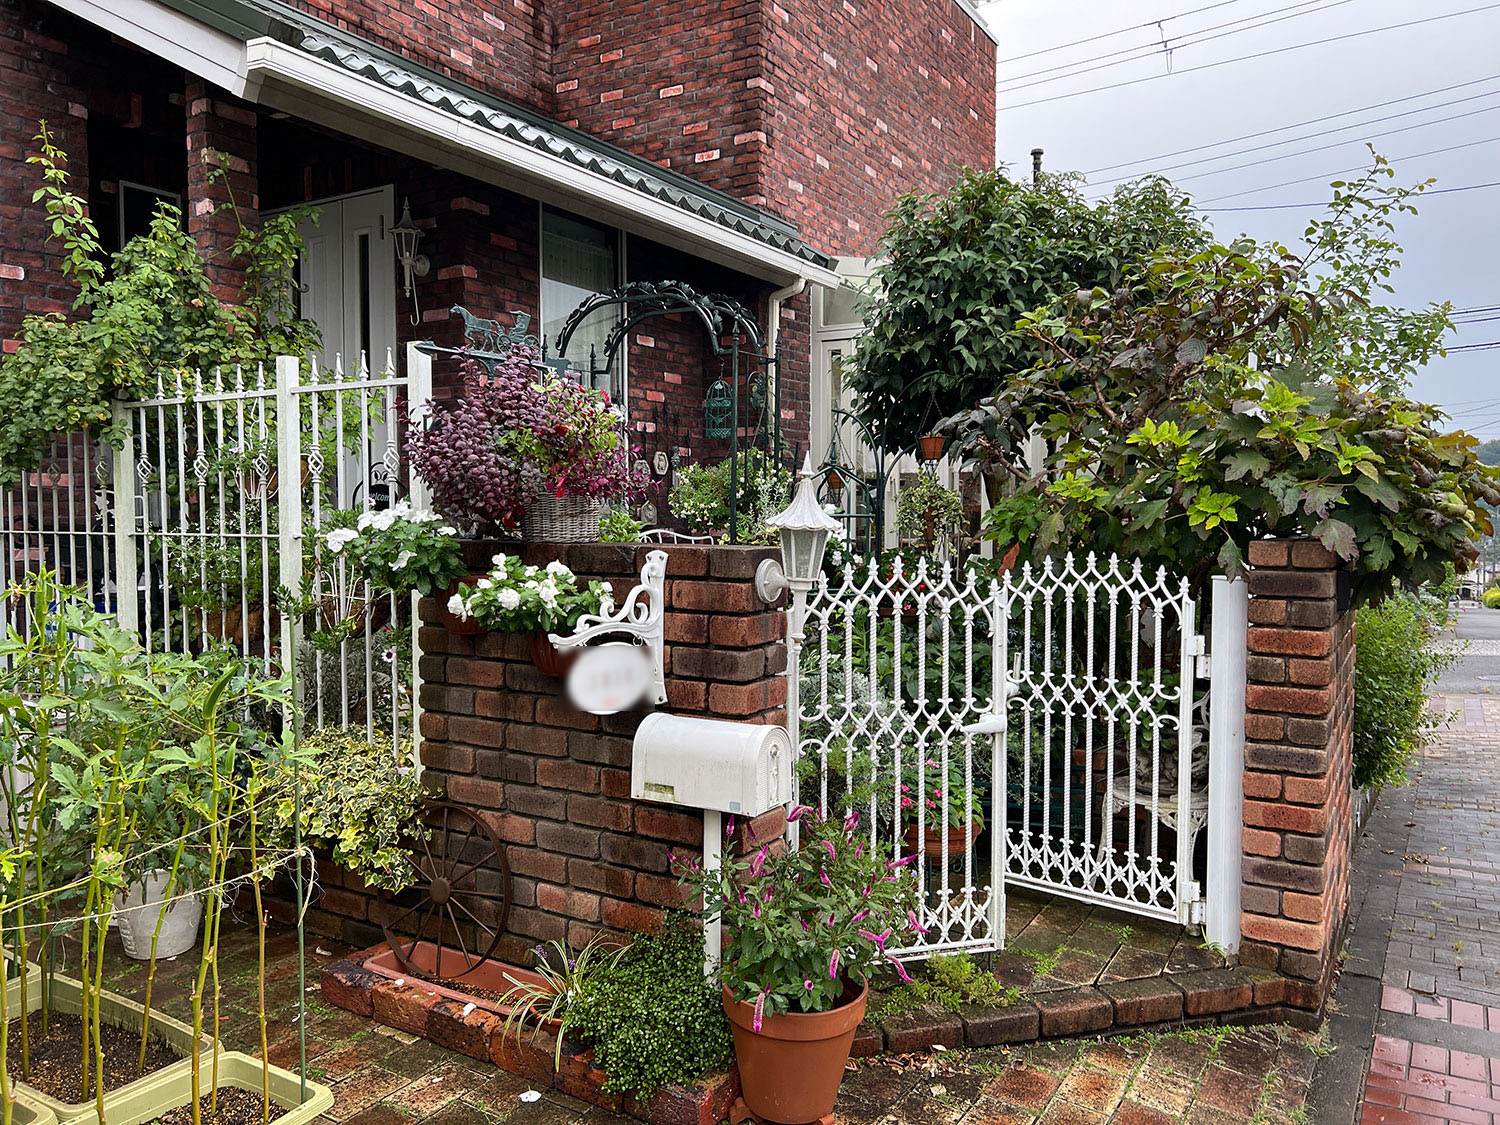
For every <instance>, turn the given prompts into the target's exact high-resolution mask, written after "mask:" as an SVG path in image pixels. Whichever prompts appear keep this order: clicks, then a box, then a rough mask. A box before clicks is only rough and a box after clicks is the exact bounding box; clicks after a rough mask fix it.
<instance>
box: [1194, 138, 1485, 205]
mask: <svg viewBox="0 0 1500 1125" xmlns="http://www.w3.org/2000/svg"><path fill="white" fill-rule="evenodd" d="M1481 143H1483V142H1481ZM1399 159H1402V160H1410V159H1411V157H1406V156H1403V157H1400V158H1399ZM1355 170H1356V169H1352V168H1345V169H1343V170H1342V171H1339V172H1329V173H1327V175H1330V176H1341V175H1343V174H1344V172H1350V171H1355ZM1322 178H1323V177H1322V176H1309V177H1308V179H1309V180H1319V179H1322ZM1299 182H1306V181H1299ZM1285 186H1286V185H1285V184H1272V185H1270V186H1269V187H1263V188H1252V189H1251V191H1275V190H1276V189H1277V188H1278V187H1285ZM1485 188H1500V180H1495V181H1493V182H1492V183H1488V184H1464V185H1462V186H1461V187H1449V188H1428V189H1426V190H1425V191H1423V192H1422V198H1423V199H1426V198H1427V197H1428V196H1429V195H1452V194H1454V193H1455V192H1461V191H1481V190H1483V189H1485ZM1240 194H1242V195H1248V194H1249V192H1241V193H1240ZM1217 198H1219V199H1233V198H1234V196H1230V195H1221V196H1218V197H1217ZM1207 202H1209V203H1212V202H1213V200H1208V201H1207ZM1327 206H1328V200H1326V199H1320V200H1318V201H1317V202H1315V203H1262V204H1259V205H1257V206H1244V207H1198V208H1196V209H1197V210H1199V211H1205V212H1210V213H1213V214H1220V213H1225V212H1229V211H1307V210H1310V209H1316V208H1319V207H1327Z"/></svg>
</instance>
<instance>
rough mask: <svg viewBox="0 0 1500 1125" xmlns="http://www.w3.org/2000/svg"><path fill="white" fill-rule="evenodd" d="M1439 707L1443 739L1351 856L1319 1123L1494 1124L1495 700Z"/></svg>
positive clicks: (1497, 1040) (1499, 775)
mask: <svg viewBox="0 0 1500 1125" xmlns="http://www.w3.org/2000/svg"><path fill="white" fill-rule="evenodd" d="M1436 704H1437V706H1438V709H1439V710H1440V711H1443V712H1445V713H1447V714H1448V715H1449V719H1448V721H1447V723H1446V724H1445V726H1444V729H1443V730H1442V732H1441V736H1440V738H1439V740H1438V741H1437V743H1436V744H1435V745H1433V746H1432V747H1430V748H1429V749H1428V750H1426V751H1425V752H1424V753H1423V755H1422V757H1421V759H1420V761H1419V762H1418V763H1417V764H1416V765H1415V767H1414V768H1413V770H1412V771H1411V782H1410V784H1409V785H1408V786H1406V787H1405V788H1402V789H1399V790H1394V791H1389V792H1387V793H1385V794H1384V795H1383V796H1382V798H1381V801H1380V804H1379V806H1378V807H1377V810H1376V813H1375V815H1374V816H1373V817H1372V819H1371V821H1370V823H1369V824H1368V825H1367V826H1366V831H1365V833H1364V834H1363V836H1362V838H1361V840H1360V843H1359V850H1358V852H1357V854H1356V857H1355V865H1354V896H1353V897H1354V901H1353V903H1352V906H1353V909H1354V912H1355V913H1354V921H1353V926H1352V932H1351V937H1350V941H1349V947H1348V957H1347V960H1346V962H1345V966H1344V973H1343V976H1342V978H1341V980H1340V981H1339V986H1338V990H1337V992H1336V993H1335V1005H1334V1013H1333V1015H1332V1018H1331V1021H1330V1029H1331V1033H1332V1040H1333V1043H1334V1046H1335V1054H1334V1055H1333V1056H1332V1057H1331V1058H1330V1060H1329V1061H1328V1062H1327V1063H1326V1064H1324V1065H1323V1066H1321V1067H1320V1069H1319V1073H1318V1077H1317V1080H1316V1081H1315V1083H1314V1093H1313V1095H1312V1099H1311V1102H1312V1106H1313V1110H1314V1112H1313V1120H1315V1121H1317V1122H1319V1123H1320V1125H1323V1123H1325V1122H1326V1123H1327V1125H1344V1123H1346V1122H1357V1123H1358V1125H1439V1123H1444V1122H1466V1123H1475V1125H1500V698H1493V697H1489V696H1477V695H1440V696H1437V697H1436Z"/></svg>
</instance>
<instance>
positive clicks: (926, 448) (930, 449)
mask: <svg viewBox="0 0 1500 1125" xmlns="http://www.w3.org/2000/svg"><path fill="white" fill-rule="evenodd" d="M917 448H918V449H919V450H920V451H921V454H922V460H924V461H936V460H937V459H938V458H939V457H941V456H942V455H943V435H942V434H923V435H922V436H921V437H919V438H918V439H917Z"/></svg>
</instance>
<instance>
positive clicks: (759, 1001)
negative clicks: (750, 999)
mask: <svg viewBox="0 0 1500 1125" xmlns="http://www.w3.org/2000/svg"><path fill="white" fill-rule="evenodd" d="M765 1013H766V994H765V992H764V991H762V992H761V994H760V995H759V996H757V997H756V998H755V1021H754V1022H753V1023H752V1024H751V1026H752V1027H754V1028H755V1030H756V1032H759V1031H760V1025H761V1020H762V1018H763V1017H764V1016H765Z"/></svg>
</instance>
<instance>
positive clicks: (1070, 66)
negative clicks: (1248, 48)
mask: <svg viewBox="0 0 1500 1125" xmlns="http://www.w3.org/2000/svg"><path fill="white" fill-rule="evenodd" d="M1320 2H1322V0H1298V2H1297V3H1295V4H1289V5H1287V6H1286V7H1285V8H1273V9H1271V11H1269V12H1259V13H1257V14H1255V15H1253V16H1241V17H1240V18H1239V19H1237V20H1228V21H1226V22H1224V23H1217V24H1213V25H1212V26H1210V27H1202V28H1199V29H1198V30H1197V31H1184V32H1183V33H1182V34H1181V35H1171V36H1168V35H1163V36H1162V38H1161V39H1160V40H1159V41H1158V42H1155V43H1141V44H1138V45H1136V46H1134V47H1121V48H1120V49H1119V50H1118V51H1109V52H1106V53H1105V54H1102V55H1095V56H1093V57H1092V58H1087V59H1075V60H1074V61H1073V62H1067V63H1058V64H1057V65H1056V66H1049V67H1043V68H1042V69H1041V70H1032V71H1028V72H1026V73H1025V74H1013V75H1011V76H1010V77H1009V78H1001V79H1000V80H999V81H998V82H997V84H996V87H995V90H996V92H997V93H1000V94H1009V93H1012V92H1014V91H1016V90H1025V89H1028V88H1030V87H1032V86H1043V85H1045V84H1047V83H1048V82H1061V81H1062V80H1063V79H1065V78H1076V77H1078V76H1079V75H1081V74H1092V73H1093V72H1094V71H1096V70H1109V69H1110V68H1111V67H1116V66H1124V65H1125V64H1126V63H1132V62H1139V61H1141V60H1143V59H1148V58H1151V57H1152V56H1154V55H1165V56H1166V58H1167V60H1168V62H1169V65H1170V60H1171V58H1172V54H1173V52H1176V51H1180V50H1182V49H1184V48H1186V47H1197V46H1201V45H1202V44H1204V43H1212V42H1213V41H1214V40H1216V39H1223V38H1225V37H1226V36H1230V35H1243V34H1244V33H1245V32H1247V31H1255V30H1258V29H1259V28H1262V27H1270V26H1271V25H1272V24H1277V23H1280V22H1281V21H1282V20H1292V19H1296V18H1297V17H1298V16H1310V15H1315V14H1317V13H1318V12H1327V11H1330V10H1332V9H1334V8H1339V7H1342V6H1343V5H1345V4H1350V3H1353V0H1331V2H1329V3H1328V4H1327V5H1326V6H1325V7H1322V8H1313V7H1310V5H1313V4H1317V3H1320ZM1283 12H1290V13H1291V14H1290V15H1282V13H1283ZM1272 16H1277V17H1279V18H1277V19H1272V18H1271V17H1272ZM1255 21H1259V22H1255ZM1236 24H1249V26H1248V27H1238V28H1235V25H1236ZM1224 28H1235V29H1234V30H1233V31H1224V30H1223V29H1224ZM1211 31H1217V32H1220V34H1218V35H1209V34H1208V33H1209V32H1211ZM1196 36H1202V38H1195V37H1196ZM1120 55H1133V56H1134V57H1133V58H1123V59H1122V58H1119V57H1118V56H1120ZM1106 59H1114V61H1113V62H1105V61H1104V60H1106ZM1093 63H1098V64H1100V65H1098V66H1093V65H1090V64H1093ZM1059 70H1067V71H1071V72H1072V73H1070V74H1057V71H1059ZM1044 74H1056V77H1054V78H1042V77H1040V76H1041V75H1044ZM1025 78H1036V79H1037V81H1035V82H1023V81H1022V79H1025Z"/></svg>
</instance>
